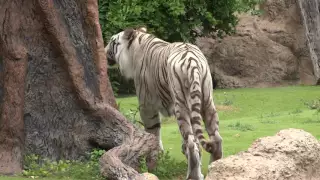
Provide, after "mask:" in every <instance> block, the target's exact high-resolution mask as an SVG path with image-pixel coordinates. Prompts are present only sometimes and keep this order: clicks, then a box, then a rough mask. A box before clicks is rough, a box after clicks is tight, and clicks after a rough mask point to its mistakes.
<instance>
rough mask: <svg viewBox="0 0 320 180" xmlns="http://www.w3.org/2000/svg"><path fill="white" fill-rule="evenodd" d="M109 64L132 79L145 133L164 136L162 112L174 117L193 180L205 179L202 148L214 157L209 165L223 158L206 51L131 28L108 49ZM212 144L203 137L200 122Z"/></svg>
mask: <svg viewBox="0 0 320 180" xmlns="http://www.w3.org/2000/svg"><path fill="white" fill-rule="evenodd" d="M105 51H106V54H107V59H108V63H109V65H113V64H115V63H117V64H119V68H120V71H121V73H122V74H123V75H124V76H125V77H127V78H133V79H134V83H135V88H136V93H137V96H138V100H139V105H140V116H141V119H142V121H143V123H144V127H145V130H146V131H147V132H150V133H153V134H154V135H156V136H157V137H158V140H159V146H160V148H161V149H163V148H162V143H161V137H160V127H161V123H160V117H159V112H160V113H161V114H162V115H164V116H172V115H175V117H176V119H177V121H178V124H179V130H180V133H181V135H182V137H183V144H182V152H183V153H184V154H185V155H186V157H187V159H188V174H187V178H188V179H202V178H203V176H202V174H201V170H200V166H201V153H200V149H199V144H201V146H202V147H203V148H204V149H205V150H206V151H207V152H209V153H211V159H210V162H212V161H214V160H217V159H220V158H221V157H222V138H221V136H220V134H219V118H218V114H217V112H216V108H215V105H214V103H213V97H212V91H213V88H212V78H211V74H210V69H209V66H208V63H207V60H206V58H205V56H204V55H203V53H202V52H201V50H200V49H199V48H198V47H197V46H195V45H193V44H189V43H182V42H175V43H169V42H166V41H163V40H161V39H159V38H156V37H155V36H153V35H151V34H148V33H146V29H137V30H135V29H126V30H124V31H122V32H120V33H118V34H115V35H113V36H112V37H111V40H110V41H109V43H108V45H107V46H106V47H105ZM202 117H203V119H204V122H205V127H206V130H207V132H208V135H209V138H210V140H206V139H205V138H204V136H203V131H202V127H201V119H202Z"/></svg>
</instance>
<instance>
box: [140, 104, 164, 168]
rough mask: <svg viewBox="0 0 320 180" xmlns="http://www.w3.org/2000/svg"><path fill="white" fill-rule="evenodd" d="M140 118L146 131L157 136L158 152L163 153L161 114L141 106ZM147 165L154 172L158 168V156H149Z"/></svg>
mask: <svg viewBox="0 0 320 180" xmlns="http://www.w3.org/2000/svg"><path fill="white" fill-rule="evenodd" d="M140 117H141V120H142V122H143V125H144V129H145V131H147V132H148V133H151V134H153V135H155V136H156V139H157V142H156V143H158V150H159V151H163V145H162V141H161V133H160V129H161V122H160V117H159V113H158V111H156V110H153V109H152V108H150V107H143V106H140ZM146 163H147V167H148V170H149V171H150V170H152V169H154V168H155V167H156V164H157V156H156V155H149V156H148V157H146Z"/></svg>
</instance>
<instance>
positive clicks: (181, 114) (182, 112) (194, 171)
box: [175, 104, 204, 180]
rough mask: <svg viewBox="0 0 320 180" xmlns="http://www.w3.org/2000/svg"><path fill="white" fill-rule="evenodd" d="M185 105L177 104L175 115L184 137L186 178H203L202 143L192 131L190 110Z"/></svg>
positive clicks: (197, 179)
mask: <svg viewBox="0 0 320 180" xmlns="http://www.w3.org/2000/svg"><path fill="white" fill-rule="evenodd" d="M182 106H183V105H181V104H180V105H179V104H176V107H175V116H176V118H177V121H178V125H179V130H180V133H181V136H182V138H183V143H182V152H183V154H184V155H185V156H186V158H187V160H188V172H187V178H186V179H188V180H189V179H194V180H203V177H204V176H203V174H202V173H201V152H200V144H199V141H198V140H197V139H196V137H195V136H194V134H193V132H192V127H191V122H190V117H189V114H190V113H189V112H188V109H187V108H182Z"/></svg>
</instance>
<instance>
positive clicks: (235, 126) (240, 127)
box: [228, 121, 254, 131]
mask: <svg viewBox="0 0 320 180" xmlns="http://www.w3.org/2000/svg"><path fill="white" fill-rule="evenodd" d="M228 127H229V128H231V129H234V130H238V131H253V130H254V128H253V126H252V125H250V124H245V123H240V122H239V121H238V122H236V123H232V124H229V125H228Z"/></svg>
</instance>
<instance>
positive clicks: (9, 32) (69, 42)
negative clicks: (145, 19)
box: [0, 0, 158, 179]
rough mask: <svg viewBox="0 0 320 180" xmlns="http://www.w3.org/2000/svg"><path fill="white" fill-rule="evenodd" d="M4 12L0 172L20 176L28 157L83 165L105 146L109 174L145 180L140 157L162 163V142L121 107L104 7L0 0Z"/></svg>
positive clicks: (92, 2) (92, 0) (83, 1)
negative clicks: (110, 69)
mask: <svg viewBox="0 0 320 180" xmlns="http://www.w3.org/2000/svg"><path fill="white" fill-rule="evenodd" d="M0 8H1V12H0V24H1V26H0V49H1V51H2V52H1V53H2V56H3V68H4V70H3V71H2V74H0V77H2V82H3V83H1V87H3V88H2V91H0V92H3V93H2V94H3V95H2V98H1V100H2V109H1V111H2V113H1V121H0V123H1V126H0V127H1V129H0V135H1V136H0V143H1V144H0V173H3V174H7V173H17V172H20V171H21V170H22V156H23V155H24V154H30V153H32V154H37V155H40V156H42V157H46V158H50V159H52V160H59V159H79V158H81V157H83V156H84V155H85V153H86V152H88V151H90V150H92V148H96V147H100V148H104V149H106V150H109V151H107V152H106V154H105V155H104V156H103V157H102V158H101V170H102V173H103V175H104V176H106V177H109V178H112V179H121V178H128V179H129V178H132V179H133V178H135V177H136V179H139V178H142V176H141V175H140V174H139V173H138V172H137V170H138V167H139V159H140V158H142V157H145V156H151V157H154V158H155V157H156V155H157V152H158V149H157V145H156V141H155V137H154V136H153V135H151V134H149V133H146V132H144V131H142V130H140V129H137V128H135V127H134V126H133V124H131V123H130V122H129V121H127V120H126V119H125V118H124V116H122V115H121V114H120V113H119V112H118V110H117V109H116V108H117V106H116V101H115V98H114V95H113V92H112V88H111V85H110V81H109V79H108V75H107V64H106V57H105V53H104V47H103V40H102V35H101V30H100V24H99V18H98V4H97V1H96V0H80V1H79V0H68V1H65V0H28V1H24V0H11V1H7V0H0ZM0 72H1V71H0ZM24 135H25V136H24ZM23 142H24V143H23ZM23 150H24V151H23ZM152 160H154V159H152ZM154 162H155V161H151V162H150V167H151V166H153V165H154V164H155V163H154Z"/></svg>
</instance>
